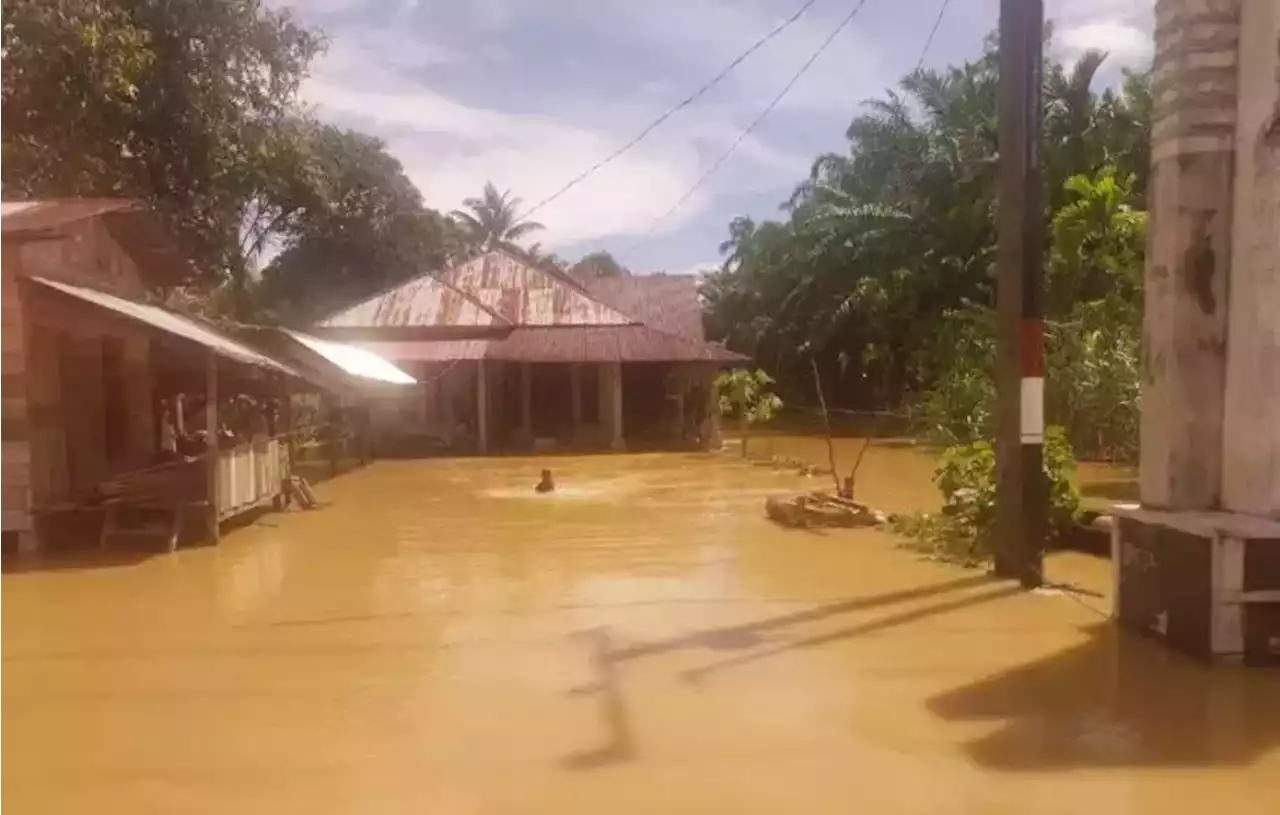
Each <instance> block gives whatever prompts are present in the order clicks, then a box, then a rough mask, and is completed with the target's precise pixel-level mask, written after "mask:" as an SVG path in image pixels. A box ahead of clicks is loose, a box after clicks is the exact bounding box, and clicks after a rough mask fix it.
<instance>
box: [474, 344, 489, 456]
mask: <svg viewBox="0 0 1280 815" xmlns="http://www.w3.org/2000/svg"><path fill="white" fill-rule="evenodd" d="M484 374H485V371H484V360H483V359H478V360H476V438H477V440H478V446H479V450H480V452H481V453H487V452H489V388H488V383H487V382H486V381H485V375H484Z"/></svg>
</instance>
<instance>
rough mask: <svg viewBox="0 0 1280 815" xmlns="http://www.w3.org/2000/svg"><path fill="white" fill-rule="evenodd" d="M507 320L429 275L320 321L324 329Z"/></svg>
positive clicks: (486, 325) (481, 323) (483, 325)
mask: <svg viewBox="0 0 1280 815" xmlns="http://www.w3.org/2000/svg"><path fill="white" fill-rule="evenodd" d="M505 324H506V321H505V320H504V319H503V318H502V317H500V316H499V315H497V314H496V313H494V312H493V311H490V310H489V309H487V308H485V307H484V306H482V305H481V304H480V303H479V302H477V301H476V299H475V298H472V297H471V296H469V295H468V294H466V293H464V292H462V291H459V290H458V289H457V288H455V287H453V286H451V285H450V284H449V283H447V282H445V281H443V280H439V279H437V278H435V277H433V276H432V275H430V274H424V275H420V276H418V277H415V278H413V279H412V280H408V281H405V282H404V283H401V284H400V285H398V286H396V287H395V288H392V289H388V290H387V291H384V292H380V293H378V294H375V295H373V296H372V297H370V298H368V299H366V300H362V301H361V302H359V303H356V304H355V305H353V306H348V307H347V308H345V309H343V310H342V311H339V312H338V313H336V314H334V315H332V316H330V317H327V318H326V319H324V320H321V321H320V323H319V325H321V326H323V327H325V328H442V327H459V326H461V327H472V328H490V327H494V326H502V325H505Z"/></svg>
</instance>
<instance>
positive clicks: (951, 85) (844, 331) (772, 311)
mask: <svg viewBox="0 0 1280 815" xmlns="http://www.w3.org/2000/svg"><path fill="white" fill-rule="evenodd" d="M1104 60H1105V55H1104V54H1102V53H1100V52H1090V53H1088V54H1086V55H1084V56H1083V57H1082V58H1081V59H1080V60H1079V61H1078V62H1077V63H1076V64H1075V65H1074V66H1072V67H1071V68H1067V67H1066V66H1063V65H1060V64H1057V63H1056V62H1054V61H1053V60H1051V59H1050V60H1046V64H1045V69H1044V73H1043V77H1044V100H1045V105H1044V117H1045V118H1044V123H1043V125H1044V128H1043V129H1044V165H1045V184H1046V190H1047V194H1046V196H1045V202H1046V208H1045V213H1044V217H1045V224H1046V237H1047V238H1048V239H1049V240H1048V241H1047V242H1048V243H1049V249H1050V252H1049V256H1048V261H1047V269H1046V274H1047V278H1048V281H1049V289H1048V296H1047V298H1046V300H1047V307H1048V314H1047V316H1048V318H1049V320H1050V331H1049V333H1050V336H1049V343H1048V345H1049V351H1050V353H1051V354H1058V355H1059V357H1058V358H1057V359H1051V361H1050V362H1051V365H1055V364H1061V365H1064V366H1067V368H1068V369H1070V371H1068V370H1066V369H1064V372H1063V376H1062V377H1061V379H1062V382H1063V385H1062V387H1063V388H1064V393H1066V390H1067V389H1069V388H1070V384H1069V383H1070V382H1071V380H1070V379H1068V378H1067V377H1068V376H1069V375H1078V376H1080V377H1081V378H1082V381H1084V380H1088V381H1099V382H1100V381H1101V380H1102V378H1104V377H1105V376H1111V375H1115V376H1124V375H1127V374H1125V370H1124V368H1123V365H1122V361H1123V360H1126V359H1128V348H1129V345H1128V342H1129V339H1128V337H1129V334H1127V333H1126V332H1128V331H1129V329H1128V328H1122V326H1129V325H1136V322H1135V321H1134V319H1133V315H1135V314H1136V313H1137V308H1138V303H1139V302H1140V291H1139V288H1138V287H1139V285H1140V278H1141V275H1140V270H1141V264H1142V256H1141V248H1142V247H1141V245H1142V241H1141V235H1142V230H1143V216H1142V214H1141V213H1140V212H1139V211H1138V210H1137V209H1136V206H1137V205H1138V204H1139V202H1141V200H1142V199H1143V197H1144V196H1145V192H1146V190H1145V180H1146V170H1145V166H1146V162H1147V152H1146V149H1147V148H1146V137H1147V134H1148V133H1149V129H1150V110H1151V103H1150V99H1151V94H1150V81H1149V77H1148V76H1147V75H1143V74H1126V75H1125V78H1124V82H1123V85H1122V87H1121V88H1120V89H1118V90H1104V91H1103V92H1101V93H1097V92H1095V91H1094V90H1093V88H1092V85H1093V83H1094V80H1095V78H1096V76H1097V74H1098V70H1099V66H1100V65H1102V64H1104ZM998 79H999V73H998V65H997V61H996V55H995V49H994V41H993V40H989V41H988V43H987V45H986V47H985V48H984V50H983V52H982V53H981V55H979V56H978V58H976V59H974V60H972V61H969V62H966V63H964V64H962V65H958V66H951V67H948V68H945V69H940V70H922V71H915V72H913V73H911V74H910V75H908V76H906V77H904V78H903V80H902V81H901V82H900V83H899V84H898V86H897V87H896V88H894V89H892V90H891V91H889V92H888V93H887V94H886V95H885V96H884V97H882V98H879V99H875V100H871V101H869V102H867V103H864V105H863V107H862V108H861V110H859V111H858V114H857V115H856V116H855V117H854V118H853V121H852V122H851V123H850V125H849V128H848V131H847V134H846V135H847V137H848V140H849V145H848V150H847V151H845V152H843V153H830V154H826V155H822V156H819V157H818V158H817V159H816V160H815V161H814V163H813V166H812V168H811V171H810V173H809V177H808V178H807V179H805V180H804V181H803V182H802V183H800V184H799V185H798V186H797V188H796V190H795V192H794V194H793V195H792V196H791V198H790V199H789V200H788V201H787V202H786V203H785V204H784V208H783V209H784V213H783V216H782V217H780V218H778V219H777V220H769V221H762V222H761V221H756V220H753V219H751V218H747V217H739V218H735V219H734V220H733V221H732V222H731V223H730V224H729V236H728V239H727V240H726V241H725V242H724V243H723V244H722V245H721V247H720V248H721V252H722V254H723V255H724V257H725V260H724V264H723V265H722V267H721V268H720V270H718V271H717V272H715V273H713V274H710V275H708V276H707V278H706V279H705V280H704V282H703V285H702V296H703V300H704V307H705V314H706V325H707V330H708V333H709V334H710V336H711V337H712V338H713V339H719V340H723V341H724V342H726V344H727V345H728V346H729V347H731V348H733V349H735V350H738V351H741V352H743V353H747V354H750V355H752V356H753V357H754V358H755V361H756V363H757V364H758V365H761V366H763V367H767V368H768V369H770V370H772V371H777V372H779V378H780V382H779V389H780V391H781V392H782V393H783V394H784V395H786V394H796V395H799V394H808V393H809V391H810V387H809V379H810V377H809V376H808V375H806V372H807V367H808V366H807V359H805V358H804V356H803V354H802V349H804V348H811V349H812V352H813V356H814V358H815V360H816V361H817V363H818V365H819V366H820V367H821V368H822V369H823V371H824V373H823V374H822V379H823V381H824V383H828V387H827V394H828V396H829V397H830V398H831V400H832V402H833V404H836V405H839V406H840V407H843V408H853V409H875V410H881V409H886V408H887V409H895V410H896V409H911V410H913V411H914V412H915V415H916V416H917V417H919V418H920V419H921V420H922V421H923V422H924V423H925V425H926V426H927V428H928V429H929V431H930V434H931V435H934V436H936V437H939V438H942V439H946V440H949V441H968V440H970V439H973V438H977V437H980V436H981V435H982V434H983V433H984V432H986V430H987V429H988V428H989V416H990V404H991V395H992V388H991V382H990V364H991V360H992V354H993V349H994V344H993V340H994V334H993V328H994V318H993V316H992V312H991V308H992V307H993V306H994V303H995V286H994V277H993V262H994V257H995V242H996V230H995V211H996V199H997V193H998V189H997V169H998V159H999V153H998V144H997V127H996V102H997V96H998ZM1058 325H1061V326H1064V327H1063V328H1061V329H1058V328H1055V326H1058ZM1068 325H1070V326H1073V327H1074V328H1072V329H1068V328H1066V327H1065V326H1068ZM1085 326H1087V327H1088V329H1087V330H1083V329H1082V327H1085ZM1076 329H1082V331H1081V332H1080V333H1077V334H1075V335H1069V332H1070V331H1072V330H1076ZM1091 331H1101V332H1102V334H1098V335H1094V334H1090V333H1089V332H1091ZM1087 336H1094V337H1095V340H1094V341H1093V342H1092V344H1086V343H1084V342H1083V341H1082V340H1083V339H1084V338H1085V337H1087ZM1059 337H1060V338H1061V341H1060V342H1059ZM1113 351H1114V353H1112V352H1113ZM1103 359H1107V360H1108V361H1109V362H1110V361H1114V362H1115V365H1116V366H1120V367H1107V366H1106V365H1101V364H1100V363H1101V362H1102V361H1103ZM1086 368H1088V369H1089V371H1090V373H1088V375H1087V376H1086V372H1085V369H1086ZM1055 370H1057V369H1055ZM1090 377H1092V379H1090ZM1121 381H1123V382H1125V383H1127V382H1129V381H1130V380H1128V379H1124V380H1121ZM1054 382H1055V376H1054V375H1052V374H1051V376H1050V383H1049V393H1050V395H1052V394H1053V393H1054V392H1055V391H1054V389H1055V388H1056V387H1058V386H1057V385H1055V384H1054ZM1085 392H1092V393H1095V394H1096V395H1097V396H1098V399H1099V400H1102V399H1113V398H1114V399H1122V398H1124V399H1127V397H1124V396H1122V394H1124V393H1128V390H1127V384H1126V385H1125V386H1124V387H1118V388H1117V389H1115V390H1114V392H1113V393H1110V394H1109V395H1105V396H1104V395H1103V392H1102V390H1095V391H1087V390H1075V391H1072V392H1071V393H1072V396H1071V400H1070V404H1071V405H1073V407H1070V408H1068V407H1067V405H1068V402H1066V401H1064V402H1063V404H1062V406H1061V410H1062V411H1067V410H1068V409H1070V410H1072V411H1076V412H1075V413H1073V414H1071V417H1069V416H1068V414H1067V413H1066V412H1063V413H1061V414H1059V415H1058V416H1057V420H1059V421H1062V422H1063V423H1064V424H1066V425H1067V427H1068V432H1069V434H1070V436H1071V441H1072V442H1073V443H1075V444H1077V445H1078V447H1079V449H1081V450H1084V451H1086V452H1088V453H1089V454H1094V453H1096V452H1097V451H1098V450H1100V449H1119V448H1120V447H1121V445H1119V443H1118V442H1119V439H1118V438H1117V437H1116V435H1115V434H1118V433H1120V432H1121V429H1120V428H1121V427H1123V426H1124V425H1125V422H1127V419H1124V420H1123V421H1122V420H1121V419H1120V418H1119V417H1122V416H1127V415H1128V413H1127V411H1128V407H1124V406H1122V405H1120V404H1112V405H1111V406H1110V407H1108V408H1106V411H1105V413H1106V415H1107V416H1114V417H1116V418H1115V419H1114V420H1111V419H1107V420H1105V421H1103V424H1106V425H1107V427H1108V428H1109V429H1108V430H1106V432H1105V433H1104V435H1105V436H1106V438H1105V439H1102V440H1099V439H1098V438H1094V439H1093V440H1092V441H1089V442H1088V443H1087V444H1086V443H1085V441H1086V440H1085V439H1084V438H1083V435H1082V433H1083V430H1082V428H1083V427H1085V426H1086V425H1087V424H1088V422H1089V421H1091V419H1090V418H1088V417H1091V416H1096V415H1098V411H1100V410H1103V408H1102V407H1101V402H1097V403H1093V402H1089V401H1087V400H1085V399H1083V398H1076V396H1078V395H1079V394H1082V393H1085ZM1091 398H1092V397H1091ZM1055 404H1056V403H1055V402H1054V401H1053V399H1052V398H1050V399H1049V405H1050V407H1051V409H1058V408H1053V405H1055ZM1113 408H1114V409H1113ZM1052 415H1053V414H1051V417H1052ZM1072 417H1074V418H1072ZM1068 419H1070V420H1068Z"/></svg>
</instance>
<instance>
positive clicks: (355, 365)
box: [280, 328, 417, 385]
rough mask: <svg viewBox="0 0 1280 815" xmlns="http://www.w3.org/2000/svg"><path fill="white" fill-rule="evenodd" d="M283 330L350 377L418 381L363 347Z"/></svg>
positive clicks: (406, 381)
mask: <svg viewBox="0 0 1280 815" xmlns="http://www.w3.org/2000/svg"><path fill="white" fill-rule="evenodd" d="M280 333H282V334H284V335H285V336H287V337H289V338H290V339H292V340H294V341H295V342H297V343H299V344H300V345H302V346H304V347H306V349H307V350H309V351H311V352H313V353H316V354H319V355H320V356H322V357H324V358H325V359H327V360H328V361H329V362H331V363H333V364H334V365H335V366H337V367H338V368H341V369H342V370H343V372H345V373H347V374H348V375H350V376H354V377H359V378H361V379H372V380H374V381H377V382H389V383H392V384H396V385H412V384H414V383H415V382H416V381H417V380H415V379H414V378H413V377H412V376H409V375H408V374H407V373H405V372H404V371H402V370H400V369H399V368H397V367H396V366H394V365H392V364H391V363H390V362H388V361H387V360H385V359H383V358H382V357H380V356H378V355H377V354H375V353H373V352H372V351H369V350H366V349H364V348H358V347H356V346H354V345H348V344H347V343H342V342H333V341H331V340H322V339H320V338H319V337H313V336H311V335H310V334H303V333H302V332H300V331H290V330H289V329H287V328H282V329H280Z"/></svg>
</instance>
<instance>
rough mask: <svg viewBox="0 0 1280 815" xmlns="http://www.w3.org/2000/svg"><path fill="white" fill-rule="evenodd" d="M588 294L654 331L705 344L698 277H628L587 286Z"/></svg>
mask: <svg viewBox="0 0 1280 815" xmlns="http://www.w3.org/2000/svg"><path fill="white" fill-rule="evenodd" d="M586 287H587V293H588V294H590V295H591V296H592V297H593V298H595V299H596V300H599V301H600V302H602V303H605V304H607V305H609V306H612V307H613V308H615V309H617V310H618V311H620V312H622V313H623V314H626V315H628V316H630V317H634V318H635V319H636V320H637V321H638V322H641V323H644V324H645V325H647V326H649V327H650V328H656V329H658V330H659V331H665V332H667V333H668V334H675V335H676V336H677V337H681V338H683V339H686V340H690V341H693V342H705V341H706V337H707V335H706V332H705V330H704V329H703V326H702V304H701V303H700V302H699V301H698V278H697V277H695V276H694V275H667V274H652V275H627V276H620V277H598V278H593V279H591V280H588V281H587V282H586Z"/></svg>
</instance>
